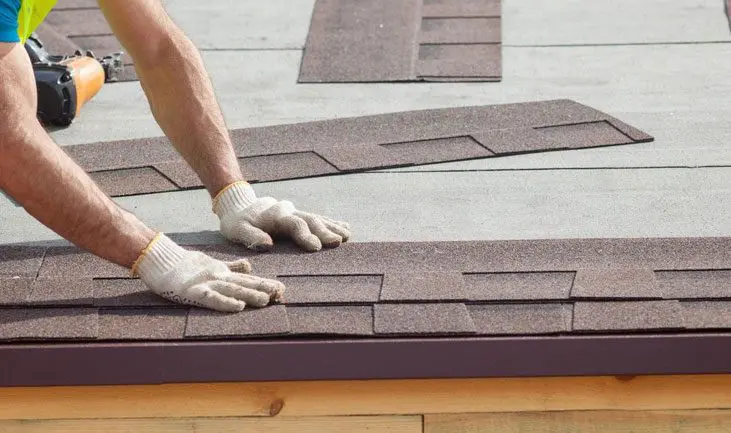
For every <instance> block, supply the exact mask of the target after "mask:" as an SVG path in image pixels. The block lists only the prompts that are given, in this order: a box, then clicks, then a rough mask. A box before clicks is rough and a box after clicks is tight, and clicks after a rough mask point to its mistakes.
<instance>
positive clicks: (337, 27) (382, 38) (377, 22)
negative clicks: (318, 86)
mask: <svg viewBox="0 0 731 433" xmlns="http://www.w3.org/2000/svg"><path fill="white" fill-rule="evenodd" d="M420 3H421V2H420V1H419V0H401V1H393V0H370V1H368V2H362V1H360V0H318V1H317V2H316V3H315V10H314V12H313V14H312V23H311V25H310V32H309V34H308V36H307V43H306V48H305V55H304V56H303V58H302V66H301V69H300V76H299V81H300V82H305V83H307V82H338V81H341V82H351V81H405V80H410V79H413V78H415V76H414V75H413V73H414V71H413V63H414V55H415V52H416V50H415V46H416V39H417V34H418V29H419V20H420V16H419V6H420ZM374 60H375V61H374Z"/></svg>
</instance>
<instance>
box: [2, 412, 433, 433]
mask: <svg viewBox="0 0 731 433" xmlns="http://www.w3.org/2000/svg"><path fill="white" fill-rule="evenodd" d="M421 431H422V420H421V417H420V416H356V417H282V418H164V419H160V418H150V419H69V420H43V421H0V433H46V432H53V433H76V432H105V433H123V432H124V433H138V432H139V433H146V432H149V433H158V432H160V433H167V432H189V433H229V432H230V433H233V432H237V433H238V432H256V433H307V432H312V433H341V432H349V433H365V432H368V433H379V432H383V433H387V432H404V433H417V432H421Z"/></svg>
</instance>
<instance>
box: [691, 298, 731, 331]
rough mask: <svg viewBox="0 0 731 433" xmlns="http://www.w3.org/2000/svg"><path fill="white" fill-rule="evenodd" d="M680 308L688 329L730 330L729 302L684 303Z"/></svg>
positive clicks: (730, 313) (730, 312)
mask: <svg viewBox="0 0 731 433" xmlns="http://www.w3.org/2000/svg"><path fill="white" fill-rule="evenodd" d="M680 306H681V307H682V309H683V318H684V320H685V326H686V327H687V328H688V329H729V328H731V301H717V302H711V301H684V302H681V303H680Z"/></svg>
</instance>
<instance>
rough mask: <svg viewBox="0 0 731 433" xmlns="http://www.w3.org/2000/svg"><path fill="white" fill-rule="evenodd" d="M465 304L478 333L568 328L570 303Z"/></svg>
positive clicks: (526, 332) (562, 330) (527, 332)
mask: <svg viewBox="0 0 731 433" xmlns="http://www.w3.org/2000/svg"><path fill="white" fill-rule="evenodd" d="M467 308H468V310H469V312H470V316H471V317H472V320H473V321H474V322H475V326H476V328H477V333H478V334H480V335H536V334H557V333H568V332H571V320H572V311H573V307H572V305H571V304H490V305H469V306H468V307H467Z"/></svg>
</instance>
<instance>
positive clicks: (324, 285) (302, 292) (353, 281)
mask: <svg viewBox="0 0 731 433" xmlns="http://www.w3.org/2000/svg"><path fill="white" fill-rule="evenodd" d="M382 278H383V277H382V276H381V275H311V276H278V277H277V278H276V279H277V280H278V281H280V282H281V283H282V284H284V286H285V287H286V288H287V291H286V292H285V294H284V299H285V301H286V302H287V304H319V303H372V302H376V301H378V294H379V293H380V291H381V280H382Z"/></svg>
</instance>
